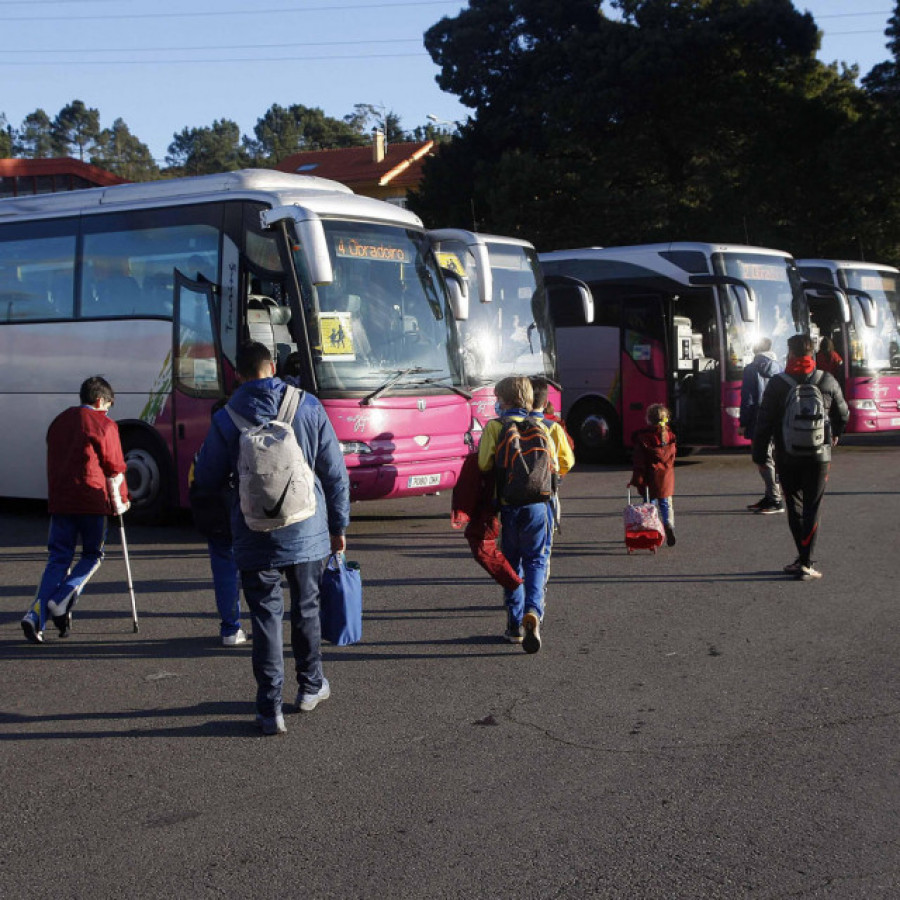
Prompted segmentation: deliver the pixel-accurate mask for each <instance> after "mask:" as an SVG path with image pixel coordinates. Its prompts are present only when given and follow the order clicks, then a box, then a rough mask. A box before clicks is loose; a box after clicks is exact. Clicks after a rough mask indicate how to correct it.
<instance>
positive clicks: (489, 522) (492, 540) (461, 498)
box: [450, 453, 522, 591]
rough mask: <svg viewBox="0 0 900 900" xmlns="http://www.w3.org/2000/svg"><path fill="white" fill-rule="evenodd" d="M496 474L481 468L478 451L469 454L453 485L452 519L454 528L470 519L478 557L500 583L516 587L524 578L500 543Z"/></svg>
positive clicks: (469, 528)
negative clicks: (502, 549)
mask: <svg viewBox="0 0 900 900" xmlns="http://www.w3.org/2000/svg"><path fill="white" fill-rule="evenodd" d="M495 478H496V476H495V475H494V473H493V471H491V472H482V471H480V470H479V468H478V455H477V454H475V453H472V454H471V455H469V456H467V457H466V458H465V460H464V461H463V466H462V471H460V473H459V480H458V481H457V482H456V486H455V487H454V488H453V498H452V500H451V511H450V522H451V524H452V525H453V527H454V528H461V527H462V526H463V525H465V524H466V523H467V522H468V525H466V531H465V535H466V540H467V541H468V542H469V549H470V550H471V551H472V556H473V557H474V558H475V561H476V562H477V563H478V564H479V565H480V566H481V567H482V568H483V569H484V570H485V571H486V572H487V573H488V575H490V576H491V578H493V579H494V581H496V582H497V583H498V584H499V585H501V586H502V587H505V588H506V589H507V590H510V591H514V590H515V589H516V588H517V587H518V586H519V585H520V584H521V583H522V579H521V578H519V576H518V575H517V574H516V571H515V569H513V567H512V566H511V565H510V564H509V560H508V559H507V558H506V557H505V556H504V555H503V554H502V553H501V552H500V550H499V548H498V547H497V538H498V537H499V536H500V523H499V522H498V521H497V513H496V506H495V503H494V480H495Z"/></svg>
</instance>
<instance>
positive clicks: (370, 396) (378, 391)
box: [359, 366, 440, 406]
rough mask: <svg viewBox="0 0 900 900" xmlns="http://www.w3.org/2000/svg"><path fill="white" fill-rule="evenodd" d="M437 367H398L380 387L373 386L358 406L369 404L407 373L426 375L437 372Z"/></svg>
mask: <svg viewBox="0 0 900 900" xmlns="http://www.w3.org/2000/svg"><path fill="white" fill-rule="evenodd" d="M438 371H440V370H439V369H424V368H422V366H412V367H411V368H409V369H398V370H397V371H396V372H394V374H393V375H391V377H390V378H388V380H387V381H385V383H384V384H383V385H381V387H378V388H375V390H374V391H372V393H371V394H368V395H366V396H365V397H363V398H362V400H360V401H359V405H360V406H369V405H370V404H371V402H372V401H373V400H377V399H378V398H379V397H380V396H381V395H382V394H384V393H385V392H386V391H389V390H390V389H391V388H392V387H393V386H394V385H395V384H396V383H397V382H398V381H400V380H401V379H403V378H406V376H407V375H427V374H429V373H430V372H438Z"/></svg>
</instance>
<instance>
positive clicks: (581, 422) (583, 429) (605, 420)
mask: <svg viewBox="0 0 900 900" xmlns="http://www.w3.org/2000/svg"><path fill="white" fill-rule="evenodd" d="M567 426H568V429H569V434H571V435H572V438H573V439H574V441H575V458H576V459H577V460H578V461H579V462H583V463H614V462H619V461H620V460H621V459H622V457H623V453H622V435H621V431H622V428H621V424H620V423H619V417H618V416H617V415H616V412H615V410H614V409H613V408H612V407H611V406H610V405H609V404H608V403H606V402H605V401H604V400H586V401H582V402H581V403H578V404H576V405H575V407H574V408H573V409H572V410H571V411H570V412H569V415H568V418H567Z"/></svg>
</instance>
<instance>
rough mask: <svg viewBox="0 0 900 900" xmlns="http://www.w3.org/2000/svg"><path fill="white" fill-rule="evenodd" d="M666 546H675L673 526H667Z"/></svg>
mask: <svg viewBox="0 0 900 900" xmlns="http://www.w3.org/2000/svg"><path fill="white" fill-rule="evenodd" d="M665 529H666V546H667V547H674V546H675V529H674V528H672V526H671V525H666V526H665Z"/></svg>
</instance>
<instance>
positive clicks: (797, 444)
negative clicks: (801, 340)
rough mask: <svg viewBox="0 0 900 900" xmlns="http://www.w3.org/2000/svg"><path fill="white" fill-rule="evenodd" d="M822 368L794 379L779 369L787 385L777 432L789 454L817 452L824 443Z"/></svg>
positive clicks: (797, 454) (822, 447)
mask: <svg viewBox="0 0 900 900" xmlns="http://www.w3.org/2000/svg"><path fill="white" fill-rule="evenodd" d="M822 374H823V373H822V372H821V371H819V370H818V369H817V370H816V371H815V372H814V373H813V375H812V377H811V378H810V379H809V380H808V381H797V380H796V379H794V378H791V376H790V375H786V374H785V373H784V372H781V373H780V375H779V377H780V378H783V379H784V380H785V381H786V382H787V383H788V384H789V385H790V386H791V389H790V390H789V391H788V395H787V397H786V398H785V402H784V416H783V417H782V420H781V434H782V437H783V439H784V451H785V453H787V454H789V455H790V456H809V457H816V456H820V455H822V454H823V453H824V452H825V447H826V445H828V443H829V441H828V435H827V431H828V428H827V425H828V413H827V411H826V410H825V400H824V399H823V397H822V392H821V391H820V390H819V387H818V385H819V382H820V381H821V380H822Z"/></svg>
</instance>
